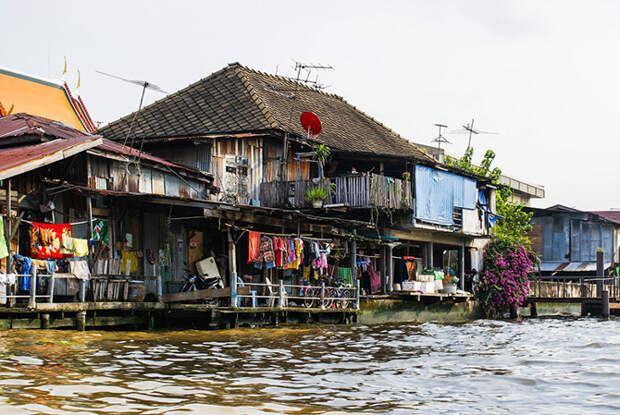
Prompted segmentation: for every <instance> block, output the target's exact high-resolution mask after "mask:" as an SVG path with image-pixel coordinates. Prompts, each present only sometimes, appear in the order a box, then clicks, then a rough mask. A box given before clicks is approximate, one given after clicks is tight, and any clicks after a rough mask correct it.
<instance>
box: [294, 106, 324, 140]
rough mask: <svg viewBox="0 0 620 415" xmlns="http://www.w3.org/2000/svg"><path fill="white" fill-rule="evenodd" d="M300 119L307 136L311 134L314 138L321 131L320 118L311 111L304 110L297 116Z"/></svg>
mask: <svg viewBox="0 0 620 415" xmlns="http://www.w3.org/2000/svg"><path fill="white" fill-rule="evenodd" d="M299 120H300V121H301V126H302V127H303V129H304V131H307V132H308V138H309V137H310V136H312V138H316V136H317V135H319V133H320V132H321V128H322V127H321V120H319V117H317V116H316V115H315V114H314V113H312V112H304V113H303V114H301V117H299Z"/></svg>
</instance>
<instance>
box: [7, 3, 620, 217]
mask: <svg viewBox="0 0 620 415" xmlns="http://www.w3.org/2000/svg"><path fill="white" fill-rule="evenodd" d="M0 9H1V10H2V13H1V14H0V27H1V28H2V33H3V41H2V42H1V43H0V66H4V67H7V68H10V69H13V70H17V71H22V72H26V73H29V74H32V75H37V76H41V77H44V78H51V79H57V78H59V77H60V76H61V73H62V69H63V66H64V57H65V56H66V58H67V60H68V70H69V72H68V74H67V80H68V82H69V85H70V86H71V87H72V88H75V85H76V82H77V71H78V70H79V71H80V72H81V91H80V92H81V96H82V98H83V99H84V100H85V102H86V105H87V108H88V109H89V112H90V113H91V115H92V117H93V118H94V119H95V120H96V121H101V122H102V123H107V122H111V121H114V120H115V119H118V118H120V117H121V116H123V115H126V114H128V113H129V112H131V111H135V110H136V109H137V107H138V103H139V98H140V93H141V90H140V88H139V87H138V86H134V85H131V84H126V83H124V82H122V81H118V80H115V79H111V78H108V77H105V76H103V75H100V74H98V73H97V72H96V71H97V70H99V71H103V72H108V73H112V74H116V75H119V76H122V77H125V78H130V79H143V80H148V81H149V82H151V83H154V84H156V85H158V86H160V87H161V88H162V89H164V90H166V91H168V92H174V91H177V90H178V89H181V88H183V87H185V86H187V85H189V84H191V83H193V82H195V81H197V80H199V79H201V78H204V77H206V76H208V75H209V74H211V73H213V72H215V71H217V70H219V69H221V68H223V67H224V66H226V65H227V64H229V63H232V62H240V63H241V64H243V65H245V66H248V67H251V68H254V69H257V70H261V71H265V72H269V73H275V72H276V70H277V72H278V74H280V75H287V76H294V65H295V61H300V62H304V63H312V64H323V65H331V66H332V67H333V68H334V70H333V71H316V72H314V73H313V75H312V76H313V77H314V76H315V75H318V76H319V78H318V80H319V82H321V83H323V84H325V85H328V86H329V87H328V88H327V89H326V91H327V92H330V93H334V94H337V95H340V96H342V97H344V98H345V100H347V101H348V102H349V103H351V104H353V105H355V106H356V107H358V108H360V109H361V110H363V111H364V112H366V113H368V114H370V115H371V116H373V117H374V118H376V119H377V120H379V121H380V122H382V123H383V124H385V125H387V126H389V127H390V128H392V129H393V130H395V131H397V132H398V133H399V134H401V135H402V136H404V137H406V138H407V139H410V140H412V141H414V142H419V143H423V144H433V143H432V140H433V138H434V137H436V136H437V128H436V127H435V126H434V124H436V123H443V124H447V125H448V126H449V128H448V131H450V130H456V129H459V128H460V127H461V126H462V125H463V124H464V123H466V122H468V121H470V120H471V119H472V118H473V119H475V126H477V127H478V128H480V129H481V130H486V131H492V132H497V133H498V134H493V135H478V136H475V137H474V138H473V139H472V142H473V147H474V150H475V153H474V161H479V160H480V159H481V158H482V156H483V155H484V152H485V151H486V150H487V149H492V150H493V151H494V152H495V153H496V159H495V163H494V166H495V167H499V168H500V169H501V170H502V171H503V172H504V174H507V175H509V176H511V177H514V178H517V179H520V180H523V181H526V182H529V183H531V184H537V185H543V186H544V187H545V191H546V197H545V199H543V200H535V201H533V205H534V206H537V207H547V206H551V205H553V204H556V203H560V204H563V205H566V206H571V207H576V208H578V209H585V210H605V209H610V208H620V192H617V189H618V183H619V182H620V169H619V168H618V166H617V162H616V157H618V155H619V151H618V150H619V147H620V146H619V144H618V127H616V126H615V122H617V121H618V120H619V119H620V117H619V109H618V108H619V107H618V100H619V98H620V85H619V81H618V79H619V77H620V49H619V48H618V39H620V25H618V24H617V20H618V18H619V17H620V2H617V1H596V0H593V1H579V2H578V1H568V0H563V1H540V0H536V1H527V0H521V1H501V2H500V1H490V0H489V1H478V0H463V1H456V0H455V1H442V0H436V1H415V0H410V1H359V0H358V1H333V0H332V1H321V0H318V1H312V2H294V1H290V0H289V1H241V0H237V1H181V0H176V1H166V2H164V1H133V0H132V1H106V2H84V1H60V0H55V1H29V0H20V1H8V0H2V7H0ZM162 97H163V95H162V94H159V93H157V92H152V91H148V92H147V94H146V98H145V102H146V103H151V102H154V101H155V100H157V99H160V98H162ZM319 116H320V114H319ZM446 137H447V138H448V140H450V141H451V142H452V144H448V145H447V146H446V148H447V151H448V153H450V154H453V155H457V156H460V155H462V154H463V152H464V150H465V149H466V147H467V135H457V134H452V135H450V134H447V135H446ZM433 145H434V144H433Z"/></svg>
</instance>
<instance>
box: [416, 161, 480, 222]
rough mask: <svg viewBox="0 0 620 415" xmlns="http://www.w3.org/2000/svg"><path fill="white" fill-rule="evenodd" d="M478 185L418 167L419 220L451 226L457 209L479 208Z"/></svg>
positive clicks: (459, 177)
mask: <svg viewBox="0 0 620 415" xmlns="http://www.w3.org/2000/svg"><path fill="white" fill-rule="evenodd" d="M476 193H477V191H476V181H475V180H472V179H468V178H466V177H463V176H459V175H457V174H454V173H449V172H444V171H440V170H436V169H433V168H430V167H425V166H416V167H415V198H416V203H415V208H416V214H415V216H416V218H417V219H420V220H423V221H426V222H430V223H436V224H439V225H452V224H453V223H454V221H453V217H452V214H453V211H454V208H455V207H458V208H462V209H475V208H476V196H477V194H476Z"/></svg>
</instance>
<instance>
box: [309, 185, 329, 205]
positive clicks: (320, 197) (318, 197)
mask: <svg viewBox="0 0 620 415" xmlns="http://www.w3.org/2000/svg"><path fill="white" fill-rule="evenodd" d="M306 199H307V200H309V201H310V202H312V207H314V208H320V207H322V206H323V202H324V201H325V199H327V190H325V189H323V188H320V187H313V188H311V189H308V190H307V191H306Z"/></svg>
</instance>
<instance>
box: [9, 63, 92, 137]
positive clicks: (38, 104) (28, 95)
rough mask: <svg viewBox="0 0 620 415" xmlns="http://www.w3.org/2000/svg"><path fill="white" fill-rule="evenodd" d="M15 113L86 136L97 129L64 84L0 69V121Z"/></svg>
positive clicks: (77, 96)
mask: <svg viewBox="0 0 620 415" xmlns="http://www.w3.org/2000/svg"><path fill="white" fill-rule="evenodd" d="M18 113H25V114H31V115H37V116H40V117H44V118H48V119H50V120H54V121H60V122H61V123H63V124H66V125H68V126H69V127H72V128H75V129H77V130H79V131H82V132H86V133H92V132H94V131H95V130H96V129H97V128H96V126H95V124H94V123H93V120H92V119H91V118H90V115H89V114H88V111H87V110H86V106H85V105H84V102H83V101H82V98H80V96H79V94H77V95H73V94H72V93H71V90H70V89H69V86H68V85H67V83H66V82H59V81H51V80H47V79H41V78H38V77H35V76H32V75H27V74H24V73H22V72H17V71H12V70H9V69H6V68H2V67H0V117H3V116H6V115H9V114H18Z"/></svg>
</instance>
